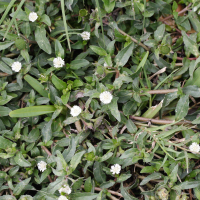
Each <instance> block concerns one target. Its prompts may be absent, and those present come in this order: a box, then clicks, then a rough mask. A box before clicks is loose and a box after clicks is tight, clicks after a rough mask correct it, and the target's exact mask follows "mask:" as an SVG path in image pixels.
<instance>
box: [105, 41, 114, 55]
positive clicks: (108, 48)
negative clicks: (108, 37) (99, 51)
mask: <svg viewBox="0 0 200 200" xmlns="http://www.w3.org/2000/svg"><path fill="white" fill-rule="evenodd" d="M107 52H108V53H109V54H110V55H113V54H114V52H115V40H113V41H111V42H110V43H109V44H108V45H107Z"/></svg>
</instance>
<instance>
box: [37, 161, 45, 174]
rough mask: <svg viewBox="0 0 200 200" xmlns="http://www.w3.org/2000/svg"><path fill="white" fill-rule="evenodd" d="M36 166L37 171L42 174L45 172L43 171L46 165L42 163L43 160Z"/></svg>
mask: <svg viewBox="0 0 200 200" xmlns="http://www.w3.org/2000/svg"><path fill="white" fill-rule="evenodd" d="M37 166H38V169H39V170H40V171H41V172H43V171H45V170H46V169H47V163H46V162H44V161H43V160H41V161H40V162H39V163H38V164H37Z"/></svg>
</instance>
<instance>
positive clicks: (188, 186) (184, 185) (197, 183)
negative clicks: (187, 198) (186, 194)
mask: <svg viewBox="0 0 200 200" xmlns="http://www.w3.org/2000/svg"><path fill="white" fill-rule="evenodd" d="M198 186H200V181H184V182H183V183H181V184H179V185H175V186H174V187H173V188H172V189H173V190H178V191H180V190H187V189H191V188H196V187H198Z"/></svg>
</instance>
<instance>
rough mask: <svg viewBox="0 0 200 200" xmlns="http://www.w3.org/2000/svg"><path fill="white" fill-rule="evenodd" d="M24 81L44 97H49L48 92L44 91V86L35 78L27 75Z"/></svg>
mask: <svg viewBox="0 0 200 200" xmlns="http://www.w3.org/2000/svg"><path fill="white" fill-rule="evenodd" d="M24 79H25V80H26V81H27V82H28V83H29V84H30V85H31V86H32V87H33V88H34V89H35V90H36V91H37V92H38V93H39V94H41V95H42V96H43V97H48V92H47V91H46V90H45V89H44V86H43V85H42V84H41V83H40V82H39V81H38V80H36V79H35V78H33V77H32V76H30V75H26V76H25V77H24Z"/></svg>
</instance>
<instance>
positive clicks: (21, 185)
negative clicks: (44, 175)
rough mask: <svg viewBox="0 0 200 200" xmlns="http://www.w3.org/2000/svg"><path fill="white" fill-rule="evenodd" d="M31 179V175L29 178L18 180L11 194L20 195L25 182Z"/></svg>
mask: <svg viewBox="0 0 200 200" xmlns="http://www.w3.org/2000/svg"><path fill="white" fill-rule="evenodd" d="M30 180H31V177H30V178H27V179H25V180H23V181H20V182H19V183H18V184H17V185H16V187H15V188H14V190H13V194H14V195H20V193H21V192H22V190H23V189H24V188H25V187H26V186H27V184H28V183H29V182H30Z"/></svg>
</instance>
